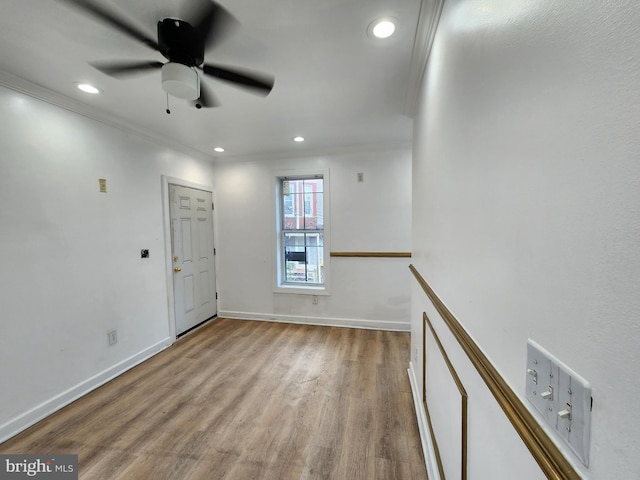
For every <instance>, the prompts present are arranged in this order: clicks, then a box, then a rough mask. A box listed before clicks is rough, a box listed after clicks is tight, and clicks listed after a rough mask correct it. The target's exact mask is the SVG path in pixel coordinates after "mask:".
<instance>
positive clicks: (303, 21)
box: [0, 0, 421, 160]
mask: <svg viewBox="0 0 640 480" xmlns="http://www.w3.org/2000/svg"><path fill="white" fill-rule="evenodd" d="M94 1H95V2H97V3H100V4H102V5H105V6H106V7H110V8H112V9H115V10H116V11H117V12H119V13H121V14H122V15H123V16H124V17H126V18H130V19H131V21H132V23H134V24H135V25H136V26H139V27H140V29H142V30H144V31H145V32H148V34H149V36H150V37H151V38H154V39H155V38H156V23H157V21H158V20H159V19H161V18H164V17H167V16H171V17H180V11H181V6H183V2H188V1H189V0H137V1H131V0H94ZM219 3H221V4H222V5H223V6H224V7H225V8H226V9H227V10H228V11H229V12H231V13H232V14H233V15H234V16H235V17H236V19H237V20H238V21H239V23H240V28H239V29H237V30H236V31H235V32H234V33H233V35H231V36H229V37H228V38H226V40H225V41H224V42H223V43H222V44H221V45H219V46H217V47H216V48H215V49H212V50H207V52H206V55H205V62H207V63H216V64H220V65H228V66H238V67H246V68H248V69H252V70H257V71H261V72H266V73H270V74H272V75H273V76H275V86H274V88H273V90H272V92H271V94H270V95H269V96H268V97H266V98H265V97H261V96H256V95H254V94H252V93H250V92H249V91H247V90H243V89H237V88H235V87H233V86H230V85H229V84H225V83H223V82H220V81H218V80H216V79H211V78H206V79H205V80H204V81H205V82H206V83H207V84H208V86H209V87H210V88H209V90H211V91H212V92H213V93H214V94H215V96H216V97H217V99H218V100H219V101H220V102H221V106H218V107H215V108H210V109H202V110H196V109H195V108H193V106H191V105H190V104H189V103H187V102H185V101H183V100H178V99H170V105H171V112H172V113H171V115H167V114H166V113H165V109H166V96H165V93H164V91H163V90H162V87H161V84H160V72H159V71H153V72H151V73H149V74H144V75H141V76H136V77H131V78H126V79H115V78H112V77H109V76H107V75H105V74H103V73H101V72H99V71H97V70H96V69H94V68H93V67H91V66H90V65H89V62H97V61H109V60H128V59H131V60H155V61H164V60H165V59H164V58H163V57H162V56H161V55H160V53H158V52H155V51H153V50H151V49H149V48H148V47H146V46H144V45H142V44H140V43H137V42H135V41H134V40H132V39H130V38H129V37H127V36H125V35H124V34H122V33H120V32H118V31H114V30H113V29H112V28H110V27H108V26H106V25H105V24H103V23H101V22H99V21H97V20H96V19H94V18H93V17H89V16H86V14H82V13H81V12H79V11H78V10H77V9H74V8H72V7H71V6H69V4H68V3H65V2H64V1H60V0H23V1H18V0H0V8H1V11H2V15H0V71H3V72H7V73H9V74H11V76H12V77H11V78H14V77H13V76H15V77H18V79H22V80H26V81H27V82H29V83H31V84H35V85H36V86H39V87H44V89H46V91H51V92H55V94H59V95H62V96H64V97H69V98H71V99H72V103H74V104H75V103H77V104H78V105H84V106H85V107H86V108H87V109H89V110H90V111H96V112H100V113H101V114H104V115H106V116H108V118H113V119H121V120H122V121H123V122H124V123H125V124H127V125H129V126H132V127H134V128H137V129H139V130H140V131H144V132H149V133H151V134H153V135H155V136H157V137H161V138H164V139H166V140H167V141H168V142H170V143H172V144H174V145H176V146H185V147H187V148H189V149H194V150H196V151H199V152H202V153H205V154H206V155H212V156H214V157H215V158H217V159H219V160H224V159H228V158H232V157H237V156H243V157H247V156H249V157H253V156H256V157H259V156H262V155H265V156H266V155H274V154H282V155H292V154H294V153H304V152H308V151H314V152H322V151H325V150H328V149H341V148H359V147H365V146H366V147H367V148H370V147H372V146H388V145H408V144H409V143H410V141H411V119H410V118H409V117H408V116H407V115H406V114H405V111H406V110H407V109H406V104H407V94H408V89H409V85H410V83H411V82H410V72H411V56H412V50H413V46H414V40H415V36H416V29H417V25H418V16H419V14H420V4H421V0H387V1H384V0H234V1H231V0H222V1H220V2H219ZM382 16H393V17H396V18H397V19H398V27H397V30H396V34H395V35H393V36H392V37H391V38H389V39H387V40H379V39H373V38H370V37H369V36H368V35H367V26H368V25H369V24H370V23H371V22H372V21H373V20H374V19H376V18H378V17H382ZM187 20H188V19H187ZM81 81H83V82H84V81H86V82H89V83H92V84H94V85H96V86H97V87H98V88H100V89H101V90H102V92H103V93H102V94H101V95H99V96H89V95H87V94H83V93H81V92H80V91H79V90H77V89H76V88H75V83H76V82H81ZM5 84H6V82H5ZM78 102H81V103H78ZM296 135H302V136H304V137H305V138H306V139H307V141H306V142H304V143H303V144H297V143H294V142H292V140H291V139H292V137H294V136H296ZM216 146H222V147H224V148H225V149H226V151H225V153H223V154H216V153H214V152H213V148H214V147H216Z"/></svg>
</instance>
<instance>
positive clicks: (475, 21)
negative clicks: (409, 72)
mask: <svg viewBox="0 0 640 480" xmlns="http://www.w3.org/2000/svg"><path fill="white" fill-rule="evenodd" d="M638 45H640V4H639V3H638V2H628V1H611V2H600V1H595V0H591V1H582V2H556V1H551V0H542V1H538V2H530V1H526V0H510V1H501V0H484V1H469V0H447V1H446V2H445V5H444V10H443V13H442V17H441V20H440V24H439V26H438V30H437V34H436V37H435V42H434V45H433V50H432V53H431V57H430V60H429V64H428V67H427V72H426V77H425V84H424V85H423V91H422V97H421V102H420V107H419V114H418V118H417V119H416V122H415V124H414V147H415V148H414V154H413V156H414V162H413V192H414V193H413V227H412V228H413V245H412V249H413V254H414V258H413V263H414V264H415V265H416V267H417V269H418V270H419V271H420V272H421V273H422V274H423V275H424V277H425V278H426V280H427V281H428V282H429V283H430V284H431V285H432V287H433V288H434V290H435V291H436V293H437V294H438V295H439V296H440V297H441V298H442V300H443V301H444V302H445V303H446V304H447V305H448V307H449V308H450V309H451V310H452V312H453V313H454V315H455V316H456V317H457V318H458V319H459V320H460V321H461V322H462V324H463V326H464V327H465V329H466V330H467V331H468V332H469V333H470V334H471V335H472V337H473V338H474V339H475V340H476V342H477V343H478V344H479V345H480V347H481V348H482V349H483V351H484V352H485V353H486V354H487V356H488V357H489V358H490V359H491V360H492V362H493V363H494V364H495V365H496V367H497V368H498V370H499V371H500V373H501V374H502V375H504V377H505V378H506V380H507V381H508V383H509V384H510V385H511V387H512V388H513V389H514V390H515V391H516V392H518V394H520V395H521V396H522V398H524V379H525V372H524V365H525V357H526V340H527V338H532V339H534V340H535V341H537V342H538V343H540V344H541V345H542V346H544V347H545V348H546V349H547V350H549V351H550V352H552V353H553V354H554V355H556V356H557V357H559V358H560V359H561V360H562V361H564V362H565V363H566V364H568V365H569V366H570V367H571V368H573V369H574V370H575V371H577V372H578V373H579V374H581V375H582V376H583V377H585V378H586V379H587V380H589V381H590V382H591V384H592V387H593V397H594V408H593V416H592V420H593V424H592V430H591V432H592V441H591V466H590V467H589V468H588V469H587V468H584V467H582V466H581V465H579V461H577V460H576V459H575V457H573V456H572V454H570V453H568V454H567V455H568V457H569V458H570V460H571V461H572V462H574V463H576V465H577V468H579V469H580V471H581V472H582V473H583V474H584V475H585V477H587V478H594V479H605V478H607V479H609V478H638V476H640V457H638V455H637V452H638V451H639V450H640V433H638V432H640V416H638V415H637V414H636V413H635V412H636V411H635V407H636V406H637V403H638V402H637V400H638V398H640V384H639V382H638V381H637V378H638V372H637V364H638V360H639V359H640V355H639V354H638V344H639V343H640V323H639V322H638V316H639V314H640V295H639V292H640V249H638V245H639V244H640V158H639V156H640V155H639V152H640V136H639V134H638V132H639V131H640V130H639V127H640V92H639V88H640V87H639V85H640V56H639V55H638ZM412 296H413V306H412V322H413V325H412V330H413V337H412V338H413V350H412V352H413V357H412V364H413V365H414V368H415V369H416V370H418V372H417V377H418V378H420V381H421V378H422V372H421V371H420V370H421V358H422V351H421V338H422V315H421V312H422V311H424V310H429V309H430V308H431V307H430V306H428V305H427V302H426V300H425V298H424V294H423V293H422V292H421V291H419V289H416V288H413V295H412ZM427 313H430V315H431V316H433V317H434V323H435V326H436V329H437V330H438V331H439V332H440V333H441V335H442V336H443V338H444V339H445V341H447V342H448V341H449V340H448V339H449V336H448V332H447V330H446V327H445V326H444V324H443V323H442V322H441V321H440V319H439V318H438V317H437V314H436V313H434V312H429V311H428V312H427ZM449 349H450V354H451V356H452V361H453V363H454V365H455V366H456V367H457V368H458V369H459V370H460V371H461V376H462V377H463V381H465V380H466V382H467V384H471V385H475V384H476V383H477V382H476V380H475V379H474V377H473V372H472V369H471V368H470V367H469V365H468V362H467V361H466V359H465V358H464V354H463V353H462V352H461V351H460V350H459V349H458V348H457V347H456V346H455V344H454V343H450V346H449ZM420 388H421V385H420ZM482 389H483V386H482V384H478V385H477V386H475V387H473V391H472V392H471V393H470V406H471V408H473V403H474V401H475V400H474V397H482V396H483V395H485V393H484V391H483V390H482ZM524 402H525V404H527V401H526V400H524ZM480 416H483V418H480ZM470 422H473V428H472V429H471V430H470V439H469V452H470V453H469V477H470V478H492V479H501V478H504V479H510V478H516V477H517V478H538V477H540V474H539V472H538V473H536V471H535V469H536V466H535V465H531V464H530V463H526V461H524V457H523V456H526V455H527V452H524V453H523V452H521V451H520V446H519V445H520V440H519V439H518V437H517V436H515V435H512V437H513V438H510V437H509V434H508V432H507V430H504V429H502V427H499V428H498V431H499V432H500V433H497V434H495V435H487V433H489V432H492V431H495V428H496V427H495V425H496V423H497V424H499V425H502V423H504V415H503V414H502V413H501V412H500V411H498V410H497V409H494V410H491V411H483V412H473V411H472V412H470ZM487 452H502V454H501V455H500V456H498V457H495V456H494V455H492V454H488V453H487ZM496 455H499V454H496ZM505 457H506V458H511V459H513V458H516V459H518V458H523V461H524V462H525V463H523V464H522V466H520V467H519V466H518V463H517V462H516V463H515V464H514V463H513V461H511V462H509V461H506V460H503V459H504V458H505ZM489 470H491V471H492V472H491V476H490V477H489V476H483V475H484V474H486V473H487V472H488V471H489Z"/></svg>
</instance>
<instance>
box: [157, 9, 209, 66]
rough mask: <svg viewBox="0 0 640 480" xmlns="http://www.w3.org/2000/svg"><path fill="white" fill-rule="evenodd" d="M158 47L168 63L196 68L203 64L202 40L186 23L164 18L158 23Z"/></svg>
mask: <svg viewBox="0 0 640 480" xmlns="http://www.w3.org/2000/svg"><path fill="white" fill-rule="evenodd" d="M158 47H159V50H160V53H161V54H162V55H163V56H164V57H165V58H166V59H167V60H169V61H170V62H176V63H181V64H183V65H187V66H188V67H198V66H200V65H202V63H203V62H204V40H203V38H202V37H201V36H200V34H199V33H198V31H197V30H196V29H195V28H193V27H192V26H191V25H190V24H189V23H188V22H185V21H184V20H178V19H176V18H165V19H164V20H160V21H159V22H158Z"/></svg>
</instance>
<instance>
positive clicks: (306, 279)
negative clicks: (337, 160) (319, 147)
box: [276, 174, 327, 293]
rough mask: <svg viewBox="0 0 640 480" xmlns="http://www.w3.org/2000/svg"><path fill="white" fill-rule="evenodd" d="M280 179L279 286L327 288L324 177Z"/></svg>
mask: <svg viewBox="0 0 640 480" xmlns="http://www.w3.org/2000/svg"><path fill="white" fill-rule="evenodd" d="M277 178H278V188H277V192H278V202H277V208H278V215H277V216H276V217H277V223H278V225H277V229H278V254H277V258H278V287H279V288H294V289H295V288H299V289H300V290H298V293H305V292H304V291H302V290H304V289H305V288H306V289H312V290H313V291H316V290H318V289H324V288H325V286H326V283H327V282H326V280H327V271H326V263H325V260H326V258H325V249H326V248H327V245H326V243H325V238H326V230H325V220H326V219H325V215H324V212H325V208H324V202H325V201H326V195H325V194H326V191H325V187H326V183H327V182H326V178H325V174H314V175H304V176H302V175H301V176H282V177H277Z"/></svg>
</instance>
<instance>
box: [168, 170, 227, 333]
mask: <svg viewBox="0 0 640 480" xmlns="http://www.w3.org/2000/svg"><path fill="white" fill-rule="evenodd" d="M161 182H162V218H163V223H164V258H165V276H166V281H167V309H168V313H169V316H168V318H169V337H171V338H172V339H173V341H175V339H176V338H177V335H176V313H175V298H174V295H173V256H172V251H171V212H170V204H169V185H177V186H179V187H187V188H194V189H196V190H203V191H205V192H209V193H211V198H212V200H213V202H214V204H215V200H216V195H215V193H214V191H213V187H212V186H210V185H203V184H200V183H195V182H190V181H189V180H184V179H182V178H177V177H170V176H168V175H161ZM211 216H212V219H211V222H212V225H213V245H214V247H215V245H216V244H217V242H216V230H217V229H216V213H215V209H214V210H213V211H212V212H211ZM213 271H214V274H215V276H216V285H217V283H218V272H217V262H216V261H215V257H214V262H213ZM216 290H217V288H216ZM218 310H219V308H218V301H217V300H216V312H217V311H218Z"/></svg>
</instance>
